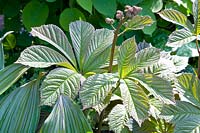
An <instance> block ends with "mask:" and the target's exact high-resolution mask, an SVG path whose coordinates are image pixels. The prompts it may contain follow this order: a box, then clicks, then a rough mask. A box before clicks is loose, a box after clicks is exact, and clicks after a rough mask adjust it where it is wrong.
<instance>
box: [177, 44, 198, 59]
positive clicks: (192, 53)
mask: <svg viewBox="0 0 200 133" xmlns="http://www.w3.org/2000/svg"><path fill="white" fill-rule="evenodd" d="M176 55H178V56H183V57H198V56H199V53H198V51H197V48H196V42H194V41H193V42H190V43H187V44H185V45H183V46H181V47H179V48H178V49H177V50H176Z"/></svg>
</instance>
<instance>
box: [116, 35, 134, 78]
mask: <svg viewBox="0 0 200 133" xmlns="http://www.w3.org/2000/svg"><path fill="white" fill-rule="evenodd" d="M136 47H137V44H136V42H135V38H134V37H133V38H130V39H127V40H126V41H124V42H123V43H122V45H121V46H120V47H119V50H118V52H119V55H118V73H119V74H120V78H124V77H125V76H126V75H127V73H128V72H129V71H130V69H131V68H132V66H133V62H134V60H135V54H136ZM127 69H128V70H129V71H128V70H127Z"/></svg>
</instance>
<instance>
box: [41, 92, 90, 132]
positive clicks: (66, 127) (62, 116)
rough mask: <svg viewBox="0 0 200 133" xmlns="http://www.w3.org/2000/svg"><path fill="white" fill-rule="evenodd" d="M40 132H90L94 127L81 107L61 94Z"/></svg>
mask: <svg viewBox="0 0 200 133" xmlns="http://www.w3.org/2000/svg"><path fill="white" fill-rule="evenodd" d="M40 132H41V133H58V132H65V133H90V132H92V129H91V127H90V125H89V123H88V122H87V120H86V118H85V116H84V114H83V112H82V111H81V110H80V108H79V107H78V106H77V105H76V104H74V103H73V102H72V101H71V100H70V98H69V97H67V96H63V95H61V96H59V98H58V101H57V102H56V104H55V106H54V108H53V110H52V112H51V114H50V115H49V116H48V118H47V119H46V120H45V122H44V124H43V126H42V128H41V130H40Z"/></svg>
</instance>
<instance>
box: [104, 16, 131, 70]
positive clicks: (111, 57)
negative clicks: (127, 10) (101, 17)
mask: <svg viewBox="0 0 200 133" xmlns="http://www.w3.org/2000/svg"><path fill="white" fill-rule="evenodd" d="M126 19H127V18H126V17H124V18H123V19H122V20H120V22H119V24H118V26H117V28H116V30H115V31H114V39H113V42H112V48H111V54H110V62H109V67H108V72H109V73H111V72H112V65H113V58H114V53H115V46H116V43H117V39H118V34H119V32H120V28H121V26H122V25H123V23H124V22H125V21H126Z"/></svg>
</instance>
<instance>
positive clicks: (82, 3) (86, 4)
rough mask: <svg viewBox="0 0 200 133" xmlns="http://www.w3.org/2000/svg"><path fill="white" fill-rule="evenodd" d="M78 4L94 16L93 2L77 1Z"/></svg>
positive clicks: (88, 0) (90, 0) (86, 0)
mask: <svg viewBox="0 0 200 133" xmlns="http://www.w3.org/2000/svg"><path fill="white" fill-rule="evenodd" d="M77 3H78V4H79V5H80V6H81V7H82V8H83V9H85V10H86V11H88V12H89V13H90V14H92V0H77Z"/></svg>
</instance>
